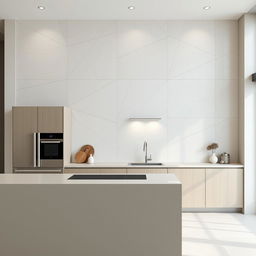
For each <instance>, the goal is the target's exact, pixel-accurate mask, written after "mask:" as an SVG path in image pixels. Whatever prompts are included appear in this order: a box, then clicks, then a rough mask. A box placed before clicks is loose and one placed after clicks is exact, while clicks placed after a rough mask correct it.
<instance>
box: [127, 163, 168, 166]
mask: <svg viewBox="0 0 256 256" xmlns="http://www.w3.org/2000/svg"><path fill="white" fill-rule="evenodd" d="M129 165H142V166H143V165H145V166H150V165H163V163H129Z"/></svg>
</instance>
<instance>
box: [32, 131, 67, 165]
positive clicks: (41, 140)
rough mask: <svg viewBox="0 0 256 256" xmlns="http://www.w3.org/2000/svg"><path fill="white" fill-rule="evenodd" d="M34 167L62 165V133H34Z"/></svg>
mask: <svg viewBox="0 0 256 256" xmlns="http://www.w3.org/2000/svg"><path fill="white" fill-rule="evenodd" d="M34 167H39V168H58V167H60V168H61V167H63V133H34Z"/></svg>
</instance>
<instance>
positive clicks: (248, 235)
mask: <svg viewBox="0 0 256 256" xmlns="http://www.w3.org/2000/svg"><path fill="white" fill-rule="evenodd" d="M182 220H183V222H182V227H183V230H182V231H183V234H182V237H183V245H182V250H183V254H182V255H183V256H255V255H256V216H252V215H243V214H237V213H233V214H230V213H183V217H182Z"/></svg>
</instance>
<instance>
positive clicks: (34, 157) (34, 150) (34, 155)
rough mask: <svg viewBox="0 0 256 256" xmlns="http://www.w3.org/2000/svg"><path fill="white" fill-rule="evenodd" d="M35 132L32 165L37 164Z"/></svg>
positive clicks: (34, 134) (35, 134)
mask: <svg viewBox="0 0 256 256" xmlns="http://www.w3.org/2000/svg"><path fill="white" fill-rule="evenodd" d="M36 151H37V133H36V132H34V133H33V166H34V167H36V166H37V160H36V155H37V152H36Z"/></svg>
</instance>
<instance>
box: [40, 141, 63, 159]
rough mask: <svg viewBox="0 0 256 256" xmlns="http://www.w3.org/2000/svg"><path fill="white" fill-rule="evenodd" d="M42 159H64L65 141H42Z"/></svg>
mask: <svg viewBox="0 0 256 256" xmlns="http://www.w3.org/2000/svg"><path fill="white" fill-rule="evenodd" d="M40 159H63V142H58V143H56V142H50V141H48V142H47V143H45V142H41V143H40Z"/></svg>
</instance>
